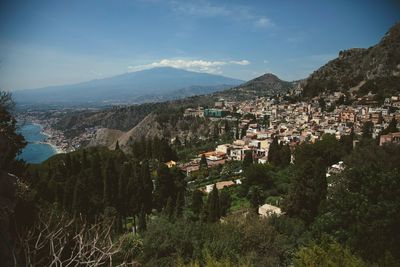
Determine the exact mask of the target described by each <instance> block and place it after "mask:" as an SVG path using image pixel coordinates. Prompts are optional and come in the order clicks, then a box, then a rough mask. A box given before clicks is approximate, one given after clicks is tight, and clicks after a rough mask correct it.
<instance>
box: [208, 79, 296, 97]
mask: <svg viewBox="0 0 400 267" xmlns="http://www.w3.org/2000/svg"><path fill="white" fill-rule="evenodd" d="M295 85H296V82H287V81H283V80H281V79H279V78H278V77H277V76H276V75H274V74H271V73H266V74H264V75H262V76H260V77H257V78H255V79H253V80H250V81H248V82H246V83H243V84H241V85H239V86H237V87H234V88H231V89H229V90H225V91H221V92H218V93H216V95H218V96H221V97H224V96H234V97H235V99H237V100H244V99H252V98H254V97H256V96H273V95H276V94H281V93H286V92H287V91H289V90H290V89H292V88H293V87H294V86H295Z"/></svg>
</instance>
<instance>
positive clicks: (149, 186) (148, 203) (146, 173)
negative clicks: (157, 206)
mask: <svg viewBox="0 0 400 267" xmlns="http://www.w3.org/2000/svg"><path fill="white" fill-rule="evenodd" d="M140 176H141V182H142V189H143V190H142V192H141V195H142V200H141V202H142V203H143V207H144V209H145V212H146V214H149V213H151V210H152V208H153V189H154V188H153V181H152V179H151V174H150V168H149V163H148V161H147V160H146V161H143V162H142V164H141V171H140Z"/></svg>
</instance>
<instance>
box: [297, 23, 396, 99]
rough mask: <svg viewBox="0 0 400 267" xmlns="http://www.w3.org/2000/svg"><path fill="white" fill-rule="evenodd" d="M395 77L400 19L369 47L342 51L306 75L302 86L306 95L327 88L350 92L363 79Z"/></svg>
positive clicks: (318, 92)
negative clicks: (399, 21)
mask: <svg viewBox="0 0 400 267" xmlns="http://www.w3.org/2000/svg"><path fill="white" fill-rule="evenodd" d="M392 77H400V23H397V24H396V25H394V26H393V27H391V28H390V29H389V31H388V32H386V34H385V35H384V36H383V37H382V38H381V40H380V41H379V42H378V43H377V44H375V45H373V46H371V47H369V48H350V49H347V50H342V51H340V52H339V55H338V57H337V58H335V59H333V60H331V61H329V62H327V63H326V64H325V65H323V66H322V67H320V68H319V69H317V70H316V71H314V72H313V73H312V74H311V75H310V76H309V77H308V78H306V79H305V81H304V83H303V86H302V90H303V95H304V96H306V97H313V96H316V95H318V94H320V93H322V92H326V91H328V92H333V91H344V92H348V90H349V89H350V88H353V87H357V86H358V85H360V83H366V82H367V81H370V80H375V79H380V78H388V79H391V78H392ZM360 87H362V86H360Z"/></svg>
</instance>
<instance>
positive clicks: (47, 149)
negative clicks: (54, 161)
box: [18, 123, 56, 163]
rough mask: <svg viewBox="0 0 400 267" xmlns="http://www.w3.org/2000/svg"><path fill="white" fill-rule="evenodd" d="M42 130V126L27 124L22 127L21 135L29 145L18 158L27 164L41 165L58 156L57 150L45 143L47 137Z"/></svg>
mask: <svg viewBox="0 0 400 267" xmlns="http://www.w3.org/2000/svg"><path fill="white" fill-rule="evenodd" d="M42 130H43V128H42V126H41V125H39V124H34V123H27V124H24V125H22V126H21V128H20V129H19V133H21V134H22V135H23V136H24V137H25V140H26V141H27V142H28V144H27V146H26V147H25V148H24V149H23V150H22V153H21V154H20V155H19V156H18V158H19V159H23V160H25V161H26V162H27V163H41V162H43V161H45V160H46V159H48V158H49V157H51V156H53V155H54V154H56V149H55V148H53V147H52V146H51V145H49V144H46V143H44V142H45V141H46V139H47V136H46V135H45V134H44V133H43V131H42Z"/></svg>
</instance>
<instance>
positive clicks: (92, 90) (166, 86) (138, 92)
mask: <svg viewBox="0 0 400 267" xmlns="http://www.w3.org/2000/svg"><path fill="white" fill-rule="evenodd" d="M242 82H243V81H242V80H238V79H234V78H229V77H225V76H221V75H215V74H209V73H200V72H193V71H187V70H183V69H177V68H172V67H157V68H152V69H147V70H142V71H137V72H131V73H124V74H120V75H116V76H112V77H107V78H103V79H95V80H91V81H86V82H81V83H76V84H68V85H58V86H48V87H43V88H36V89H25V90H18V91H14V97H15V99H16V101H17V102H39V103H43V102H60V103H63V102H64V103H65V102H75V103H79V102H80V103H84V102H113V101H114V102H117V103H119V102H120V103H124V102H126V103H138V102H141V103H143V102H152V101H154V100H153V99H155V100H156V101H160V100H168V99H174V98H175V97H182V95H177V93H176V92H175V91H179V90H181V89H184V88H190V87H192V86H196V87H197V88H198V89H199V88H204V90H205V92H210V91H213V90H221V89H226V88H227V87H233V86H236V85H238V84H241V83H242ZM221 86H223V87H221ZM198 91H200V92H197V93H202V92H201V90H198ZM183 97H185V95H183ZM147 99H150V100H151V101H146V100H147ZM138 100H139V101H138Z"/></svg>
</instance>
